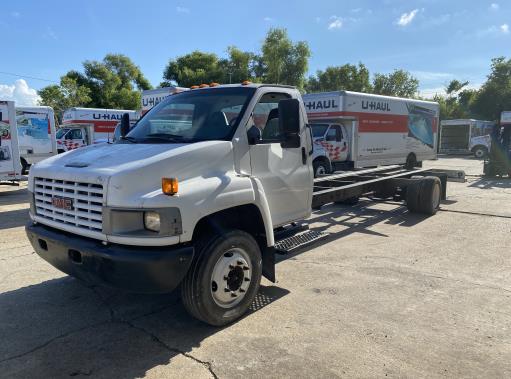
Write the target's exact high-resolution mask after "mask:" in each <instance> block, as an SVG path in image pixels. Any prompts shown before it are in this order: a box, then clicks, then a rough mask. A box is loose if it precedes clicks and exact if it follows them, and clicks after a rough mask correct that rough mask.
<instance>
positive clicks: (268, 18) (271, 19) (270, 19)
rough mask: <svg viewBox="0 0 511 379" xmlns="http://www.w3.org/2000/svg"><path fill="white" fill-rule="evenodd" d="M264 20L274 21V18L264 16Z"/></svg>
mask: <svg viewBox="0 0 511 379" xmlns="http://www.w3.org/2000/svg"><path fill="white" fill-rule="evenodd" d="M263 20H264V21H266V22H273V18H271V17H265V18H263Z"/></svg>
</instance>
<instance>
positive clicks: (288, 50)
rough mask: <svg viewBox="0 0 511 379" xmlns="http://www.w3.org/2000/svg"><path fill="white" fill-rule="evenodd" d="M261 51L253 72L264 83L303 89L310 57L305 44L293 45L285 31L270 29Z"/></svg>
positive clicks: (307, 46)
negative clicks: (259, 76)
mask: <svg viewBox="0 0 511 379" xmlns="http://www.w3.org/2000/svg"><path fill="white" fill-rule="evenodd" d="M261 51H262V55H261V58H260V59H256V62H257V63H258V65H257V68H256V70H255V71H256V72H257V73H258V74H259V75H261V79H262V80H263V81H264V82H267V83H277V84H288V85H293V86H297V87H298V88H303V87H304V83H305V74H306V72H307V69H308V67H309V58H310V56H311V52H310V49H309V45H308V44H307V42H304V41H299V42H296V43H293V42H292V41H291V40H290V39H289V37H288V35H287V31H286V29H270V30H269V31H268V33H267V34H266V38H265V40H264V42H263V46H262V48H261Z"/></svg>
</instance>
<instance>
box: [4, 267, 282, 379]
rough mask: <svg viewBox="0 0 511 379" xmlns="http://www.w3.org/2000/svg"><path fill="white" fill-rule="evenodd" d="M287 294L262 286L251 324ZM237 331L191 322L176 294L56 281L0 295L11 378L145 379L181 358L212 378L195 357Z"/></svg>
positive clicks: (6, 371) (7, 369) (6, 369)
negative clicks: (209, 341)
mask: <svg viewBox="0 0 511 379" xmlns="http://www.w3.org/2000/svg"><path fill="white" fill-rule="evenodd" d="M6 279H7V278H5V277H4V278H2V281H5V280H6ZM288 293H289V291H287V290H285V289H282V288H280V287H276V286H261V289H260V291H259V294H258V295H257V297H256V300H255V301H254V302H253V304H252V306H251V307H250V310H249V312H248V313H247V315H246V316H245V317H250V315H252V314H254V313H255V312H257V311H259V310H260V309H262V308H264V307H265V306H267V305H269V304H271V303H273V302H275V301H277V300H278V299H280V298H282V297H283V296H286V295H287V294H288ZM231 327H233V329H234V330H236V324H233V325H230V326H227V327H223V328H219V327H211V326H209V325H206V324H204V323H202V322H199V321H197V320H195V319H192V318H191V317H190V316H189V315H188V314H187V313H186V311H185V310H184V308H183V306H182V304H181V301H180V299H179V296H178V294H177V293H176V291H174V293H171V294H167V295H136V294H128V293H124V292H121V291H117V290H112V289H107V288H102V287H92V286H88V285H85V284H83V283H81V282H79V281H78V280H75V279H73V278H70V277H63V278H59V279H52V280H47V281H45V282H42V283H40V284H36V285H32V286H28V287H24V288H20V289H16V290H13V291H10V292H5V293H3V294H0V336H1V340H2V343H1V344H0V372H1V373H2V375H1V376H2V377H9V378H17V377H53V378H60V377H69V376H81V375H83V376H91V375H92V376H100V377H123V378H139V377H144V376H145V375H146V373H147V372H148V371H150V370H152V369H155V368H157V369H161V368H158V366H162V365H163V366H165V365H168V364H169V363H170V362H171V360H173V358H175V357H177V356H180V357H179V358H182V359H184V360H185V361H186V363H187V365H186V366H185V368H186V367H190V368H194V369H195V370H210V371H211V370H212V367H211V364H210V363H208V362H204V361H201V360H200V359H199V358H195V357H194V356H193V350H194V349H195V348H197V347H199V346H201V343H202V341H203V340H204V339H206V338H207V337H209V336H211V335H213V334H215V333H218V332H222V331H223V332H224V333H226V335H227V337H226V339H227V340H229V339H230V338H233V336H232V335H234V333H235V332H234V331H232V330H231ZM226 344H229V341H226ZM179 362H182V360H181V361H179V360H178V361H177V363H176V365H177V368H180V367H181V369H183V367H182V365H183V363H179ZM192 372H194V371H192ZM206 373H207V371H206ZM203 375H204V374H203ZM156 376H158V374H157V375H156Z"/></svg>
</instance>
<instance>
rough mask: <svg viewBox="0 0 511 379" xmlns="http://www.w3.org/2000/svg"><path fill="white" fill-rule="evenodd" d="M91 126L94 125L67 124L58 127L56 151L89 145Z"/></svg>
mask: <svg viewBox="0 0 511 379" xmlns="http://www.w3.org/2000/svg"><path fill="white" fill-rule="evenodd" d="M93 128H94V126H93V125H91V124H67V125H65V126H63V127H62V128H60V129H59V130H58V131H57V134H56V137H57V149H58V153H59V154H60V153H65V152H67V151H71V150H74V149H77V148H79V147H83V146H87V145H90V144H91V142H92V135H93V132H94V131H93ZM105 142H107V141H105Z"/></svg>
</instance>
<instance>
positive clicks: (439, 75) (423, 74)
mask: <svg viewBox="0 0 511 379" xmlns="http://www.w3.org/2000/svg"><path fill="white" fill-rule="evenodd" d="M411 74H412V75H413V76H415V77H416V78H417V79H419V80H420V81H423V80H424V81H427V80H443V79H450V78H452V77H454V76H455V75H453V74H449V73H448V72H433V71H412V72H411Z"/></svg>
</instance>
